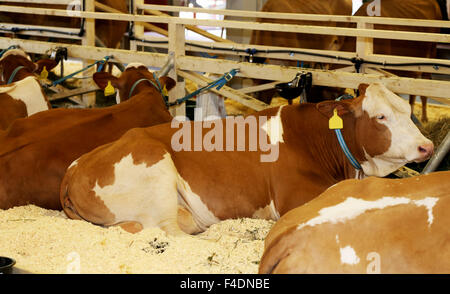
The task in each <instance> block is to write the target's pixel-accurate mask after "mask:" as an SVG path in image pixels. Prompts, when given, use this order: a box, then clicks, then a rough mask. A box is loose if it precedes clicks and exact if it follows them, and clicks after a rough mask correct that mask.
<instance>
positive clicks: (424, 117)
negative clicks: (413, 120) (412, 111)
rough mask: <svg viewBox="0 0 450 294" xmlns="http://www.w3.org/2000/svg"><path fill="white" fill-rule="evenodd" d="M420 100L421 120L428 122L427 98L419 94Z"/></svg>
mask: <svg viewBox="0 0 450 294" xmlns="http://www.w3.org/2000/svg"><path fill="white" fill-rule="evenodd" d="M420 100H422V122H425V123H426V122H428V116H427V100H428V98H427V97H425V96H420Z"/></svg>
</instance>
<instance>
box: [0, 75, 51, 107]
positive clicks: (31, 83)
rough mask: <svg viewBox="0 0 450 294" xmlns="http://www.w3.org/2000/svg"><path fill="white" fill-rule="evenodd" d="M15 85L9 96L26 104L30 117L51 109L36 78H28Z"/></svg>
mask: <svg viewBox="0 0 450 294" xmlns="http://www.w3.org/2000/svg"><path fill="white" fill-rule="evenodd" d="M14 85H15V87H13V88H12V89H10V90H9V91H7V94H8V95H10V96H11V97H12V98H14V99H16V100H20V101H22V102H23V103H25V105H26V107H27V113H28V115H29V116H30V115H32V114H35V113H37V112H40V111H44V110H48V109H49V108H48V104H47V101H46V99H45V96H44V93H43V92H42V89H41V85H40V84H39V82H38V81H37V79H36V78H35V77H32V76H29V77H26V78H24V79H22V80H20V81H17V82H15V83H14Z"/></svg>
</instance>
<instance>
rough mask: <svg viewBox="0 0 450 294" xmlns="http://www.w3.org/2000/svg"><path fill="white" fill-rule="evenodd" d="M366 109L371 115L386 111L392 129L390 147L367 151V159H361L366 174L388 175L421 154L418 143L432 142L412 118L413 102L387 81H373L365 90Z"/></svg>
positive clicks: (387, 124)
mask: <svg viewBox="0 0 450 294" xmlns="http://www.w3.org/2000/svg"><path fill="white" fill-rule="evenodd" d="M365 96H366V97H365V98H364V99H363V103H362V110H363V111H365V112H367V113H368V115H369V117H370V118H373V117H376V116H379V115H384V116H385V117H386V119H385V120H379V121H378V122H379V123H380V124H383V125H385V126H386V127H387V128H388V129H389V131H390V132H391V144H390V146H389V148H388V150H387V151H386V152H385V153H383V154H381V155H377V156H375V157H370V156H369V155H368V154H367V153H366V159H367V161H364V162H361V167H362V169H363V171H364V173H365V174H366V175H369V176H378V177H384V176H386V175H388V174H389V173H391V172H393V171H395V170H396V169H398V168H400V167H402V166H403V165H405V164H406V163H408V162H412V161H414V160H416V159H419V158H420V157H421V154H420V152H419V150H418V147H419V146H421V145H425V144H429V143H431V141H430V140H428V139H427V138H425V137H424V136H423V135H422V133H420V131H419V129H418V128H417V127H416V126H415V125H414V123H413V121H412V120H411V118H410V116H411V107H410V106H409V104H408V103H407V102H406V101H405V100H404V99H402V98H400V97H399V96H397V95H396V94H394V93H393V92H392V91H390V90H389V89H387V88H386V87H385V86H384V85H383V84H380V83H374V84H371V85H370V86H369V87H368V88H367V90H366V94H365Z"/></svg>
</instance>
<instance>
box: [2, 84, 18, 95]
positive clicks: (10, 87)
mask: <svg viewBox="0 0 450 294" xmlns="http://www.w3.org/2000/svg"><path fill="white" fill-rule="evenodd" d="M15 87H16V83H12V84H10V85H5V86H0V94H3V93H8V92H9V91H11V90H12V89H14V88H15Z"/></svg>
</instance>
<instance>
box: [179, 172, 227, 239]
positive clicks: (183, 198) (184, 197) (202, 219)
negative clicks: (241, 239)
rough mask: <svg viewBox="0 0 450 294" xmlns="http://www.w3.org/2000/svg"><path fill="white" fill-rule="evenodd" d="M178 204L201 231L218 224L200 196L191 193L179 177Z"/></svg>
mask: <svg viewBox="0 0 450 294" xmlns="http://www.w3.org/2000/svg"><path fill="white" fill-rule="evenodd" d="M177 187H178V203H179V204H180V205H181V206H183V207H184V208H186V209H187V210H188V211H189V212H190V213H191V214H192V217H193V218H194V221H195V223H196V224H197V225H198V227H199V228H200V229H201V230H203V231H204V230H206V229H207V228H208V227H210V226H211V225H213V224H217V223H218V222H220V219H218V218H217V217H216V216H215V215H214V213H212V212H211V211H210V210H209V208H208V207H207V206H206V204H205V203H203V201H202V200H201V198H200V196H199V195H197V194H195V193H194V192H192V189H191V186H190V185H189V183H188V182H186V181H185V180H184V179H183V178H182V177H181V176H180V175H178V182H177Z"/></svg>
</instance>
